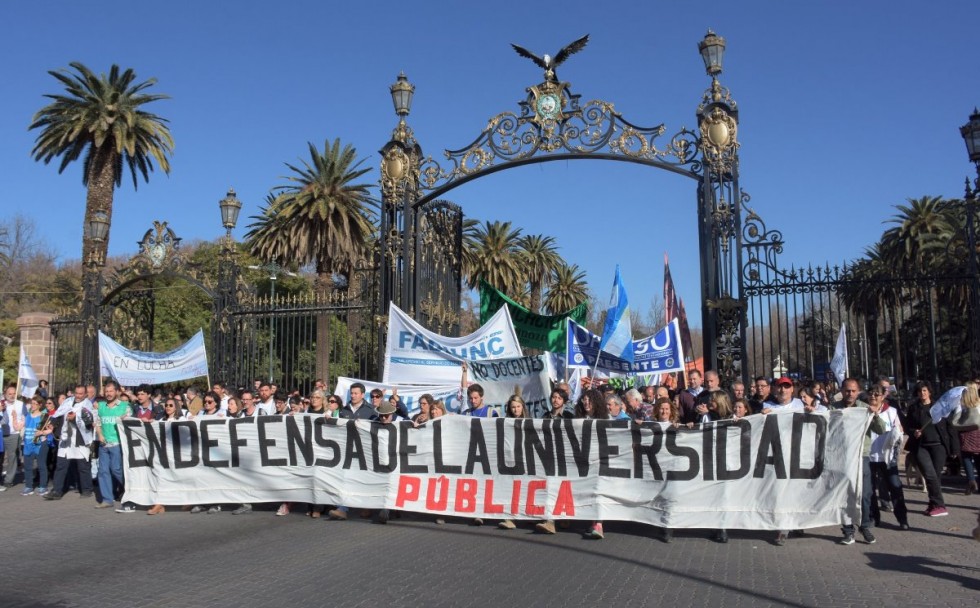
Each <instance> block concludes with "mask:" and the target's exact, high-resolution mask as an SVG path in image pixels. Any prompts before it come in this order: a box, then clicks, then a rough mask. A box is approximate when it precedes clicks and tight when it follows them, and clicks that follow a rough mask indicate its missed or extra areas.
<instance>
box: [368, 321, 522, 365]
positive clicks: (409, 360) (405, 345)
mask: <svg viewBox="0 0 980 608" xmlns="http://www.w3.org/2000/svg"><path fill="white" fill-rule="evenodd" d="M523 356H524V353H523V351H521V345H520V344H519V343H518V341H517V332H516V331H514V323H513V322H512V321H511V318H510V311H509V310H508V307H506V306H503V307H501V308H500V310H498V311H497V313H496V314H495V315H493V317H492V318H491V319H490V320H489V321H488V322H487V323H486V324H485V325H484V326H483V327H481V328H480V329H478V330H476V331H475V332H473V333H472V334H470V335H468V336H462V337H459V338H449V337H446V336H440V335H439V334H436V333H433V332H431V331H429V330H428V329H426V328H424V327H422V326H421V325H419V324H418V323H417V322H416V321H415V320H414V319H412V318H411V317H410V316H408V315H407V314H405V312H404V311H402V310H401V309H400V308H398V307H397V306H395V305H394V304H391V305H390V307H389V311H388V346H387V349H386V350H385V373H384V379H383V380H382V381H383V382H384V383H385V384H452V383H454V382H455V383H458V382H459V380H460V377H461V376H462V373H463V372H462V368H461V366H460V363H461V362H463V361H488V360H493V359H512V358H514V357H523Z"/></svg>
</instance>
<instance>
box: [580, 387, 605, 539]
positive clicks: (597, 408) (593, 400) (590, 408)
mask: <svg viewBox="0 0 980 608" xmlns="http://www.w3.org/2000/svg"><path fill="white" fill-rule="evenodd" d="M575 417H576V418H583V419H586V420H608V419H609V408H608V407H607V406H606V400H605V399H603V398H602V393H601V392H600V391H598V390H596V389H589V390H587V391H585V392H583V393H582V396H581V397H579V400H578V403H576V404H575ZM585 536H586V537H587V538H594V539H596V540H599V539H601V538H604V534H603V531H602V522H601V521H594V522H592V524H591V525H590V526H589V531H588V532H587V533H586V534H585Z"/></svg>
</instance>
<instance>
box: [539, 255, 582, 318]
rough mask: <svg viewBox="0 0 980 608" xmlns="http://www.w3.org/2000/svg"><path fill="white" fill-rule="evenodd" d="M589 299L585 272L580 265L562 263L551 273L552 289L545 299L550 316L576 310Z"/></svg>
mask: <svg viewBox="0 0 980 608" xmlns="http://www.w3.org/2000/svg"><path fill="white" fill-rule="evenodd" d="M588 297H589V287H588V284H587V283H586V282H585V271H583V270H582V269H580V268H579V267H578V264H571V265H569V264H565V263H561V264H560V265H559V266H557V267H556V268H555V269H554V270H553V271H552V273H551V287H550V288H549V289H548V294H547V295H546V296H545V299H544V308H545V310H546V311H547V313H548V314H549V315H557V314H561V313H563V312H568V311H569V310H571V309H573V308H575V307H576V306H578V305H579V304H581V303H582V302H583V301H584V300H587V299H588Z"/></svg>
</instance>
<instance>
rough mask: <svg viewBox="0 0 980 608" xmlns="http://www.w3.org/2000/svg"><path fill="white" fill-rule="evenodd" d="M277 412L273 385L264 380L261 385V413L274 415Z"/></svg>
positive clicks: (262, 414)
mask: <svg viewBox="0 0 980 608" xmlns="http://www.w3.org/2000/svg"><path fill="white" fill-rule="evenodd" d="M275 413H276V400H275V399H274V398H273V396H272V385H271V384H269V383H268V382H263V383H262V384H260V385H259V415H260V416H274V415H275Z"/></svg>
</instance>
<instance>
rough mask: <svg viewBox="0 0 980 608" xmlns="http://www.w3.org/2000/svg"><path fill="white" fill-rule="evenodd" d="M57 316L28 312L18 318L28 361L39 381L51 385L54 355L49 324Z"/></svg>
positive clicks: (21, 338) (18, 325)
mask: <svg viewBox="0 0 980 608" xmlns="http://www.w3.org/2000/svg"><path fill="white" fill-rule="evenodd" d="M54 318H55V315H53V314H51V313H48V312H27V313H24V314H22V315H21V316H19V317H17V327H18V328H20V343H21V346H23V347H24V352H25V353H27V360H28V361H30V362H31V367H33V368H34V373H35V374H37V377H38V379H39V380H47V381H48V383H49V384H50V383H51V372H52V371H53V370H52V367H51V363H52V361H51V358H52V356H53V355H54V353H53V352H52V351H51V327H50V325H49V323H50V322H51V320H52V319H54ZM16 376H17V370H16V369H14V370H13V377H14V378H16Z"/></svg>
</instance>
